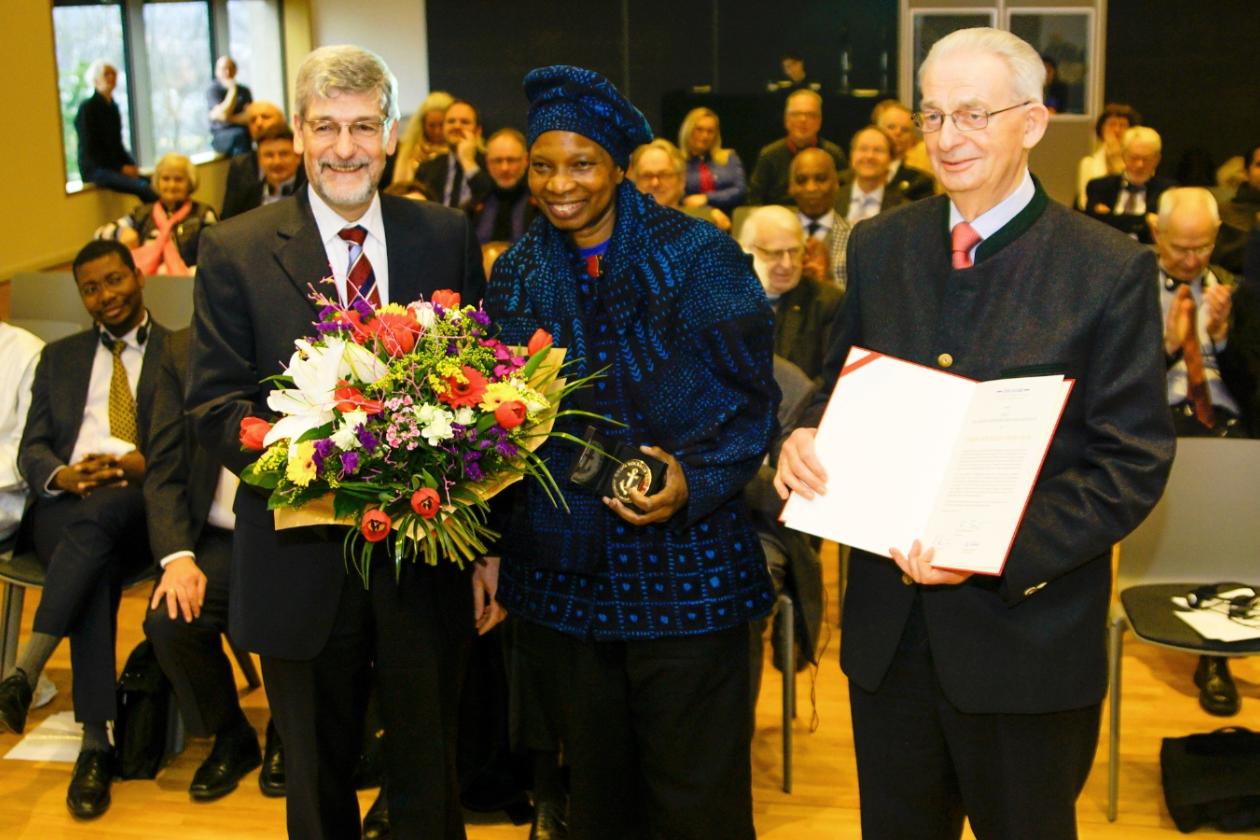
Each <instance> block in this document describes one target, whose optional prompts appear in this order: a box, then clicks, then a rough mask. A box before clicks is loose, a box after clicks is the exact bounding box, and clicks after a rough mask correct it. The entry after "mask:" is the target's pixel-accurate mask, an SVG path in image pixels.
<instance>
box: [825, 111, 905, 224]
mask: <svg viewBox="0 0 1260 840" xmlns="http://www.w3.org/2000/svg"><path fill="white" fill-rule="evenodd" d="M894 149H895V145H894V143H893V139H892V138H891V137H889V136H888V134H887V133H885V132H884V130H883V129H882V128H880V127H879V126H876V125H868V126H866V128H861V129H858V130H857V131H856V132H855V133H854V135H853V141H852V143H851V144H850V145H849V159H850V160H851V161H852V162H853V168H852V169H846V170H845V171H844V172H841V173H840V176H839V180H840V191H839V193H838V194H837V196H836V209H837V210H838V211H839V212H840V213H843V214H844V218H845V221H847V222H848V223H849V224H850V225H856V224H857V223H858V222H862V221H865V220H867V219H873V218H874V217H876V216H878V215H879V214H880V213H883V212H884V211H885V210H891V209H893V208H894V207H899V206H900V205H902V204H905V203H907V202H908V201H909V199H908V198H906V196H905V195H904V194H903V193H902V192H901V191H900V190H899V189H897V187H896V186H894V185H891V184H889V183H888V167H889V166H890V165H891V164H892V159H893V151H894Z"/></svg>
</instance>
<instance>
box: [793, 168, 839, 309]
mask: <svg viewBox="0 0 1260 840" xmlns="http://www.w3.org/2000/svg"><path fill="white" fill-rule="evenodd" d="M788 192H789V195H788V198H790V199H791V200H792V201H794V202H796V212H797V218H798V219H799V220H800V223H801V226H802V227H803V228H804V229H805V263H804V265H803V267H802V270H803V271H804V272H805V275H806V276H807V277H812V278H814V279H815V280H822V281H826V282H830V283H833V284H834V285H836V286H839V287H840V289H841V291H843V290H844V287H845V283H846V282H847V272H846V270H845V249H846V248H847V247H848V244H849V230H850V227H849V223H848V222H847V221H845V218H844V216H843V214H841V213H837V212H836V199H837V197H838V196H839V194H840V182H839V180H838V178H837V176H836V163H835V160H833V159H832V157H831V155H829V154H827V153H826V152H824V151H822V150H821V149H806V150H805V151H803V152H801V153H800V154H799V155H797V156H796V157H795V158H794V159H793V160H792V166H791V170H790V179H789V182H788Z"/></svg>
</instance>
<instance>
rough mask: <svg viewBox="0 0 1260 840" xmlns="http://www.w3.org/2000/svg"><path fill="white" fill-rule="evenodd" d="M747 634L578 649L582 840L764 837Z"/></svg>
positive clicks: (575, 781) (575, 819)
mask: <svg viewBox="0 0 1260 840" xmlns="http://www.w3.org/2000/svg"><path fill="white" fill-rule="evenodd" d="M748 632H749V631H748V625H747V624H740V625H738V626H736V627H732V628H729V629H726V630H721V631H718V632H716V633H710V634H707V635H703V636H687V637H682V638H670V639H650V640H636V641H625V642H593V641H580V642H578V643H577V644H576V645H574V647H573V650H574V661H573V698H572V704H571V706H572V708H571V711H570V714H571V716H572V717H571V720H570V727H569V728H570V739H569V740H570V743H569V745H568V747H569V753H568V757H569V764H570V768H571V792H570V800H569V808H570V814H569V826H570V828H569V831H570V836H571V837H573V838H574V840H617V838H625V840H631V838H633V840H643V838H662V839H664V838H668V840H692V838H695V840H700V838H704V840H710V839H711V838H715V837H721V838H723V840H745V838H752V837H755V836H756V832H755V830H754V829H753V821H752V770H751V766H750V758H749V747H750V744H749V731H748V718H749V714H750V711H749V708H748Z"/></svg>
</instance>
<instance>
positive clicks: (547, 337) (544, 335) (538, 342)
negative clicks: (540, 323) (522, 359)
mask: <svg viewBox="0 0 1260 840" xmlns="http://www.w3.org/2000/svg"><path fill="white" fill-rule="evenodd" d="M551 342H552V338H551V333H549V332H547V331H546V330H544V329H543V328H542V327H539V328H538V329H536V330H534V334H533V335H531V336H530V337H529V344H528V345H526V347H525V350H526V352H527V353H528V354H529V355H531V356H532V355H534V354H535V353H537V352H538V351H539V350H541V349H543V348H544V347H550V346H551Z"/></svg>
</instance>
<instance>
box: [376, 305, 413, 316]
mask: <svg viewBox="0 0 1260 840" xmlns="http://www.w3.org/2000/svg"><path fill="white" fill-rule="evenodd" d="M376 312H377V314H382V313H385V312H388V313H390V314H393V315H406V314H407V307H405V306H403V305H402V304H401V303H387V304H385V305H384V306H382V307H381V308H380V309H378V310H376Z"/></svg>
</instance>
